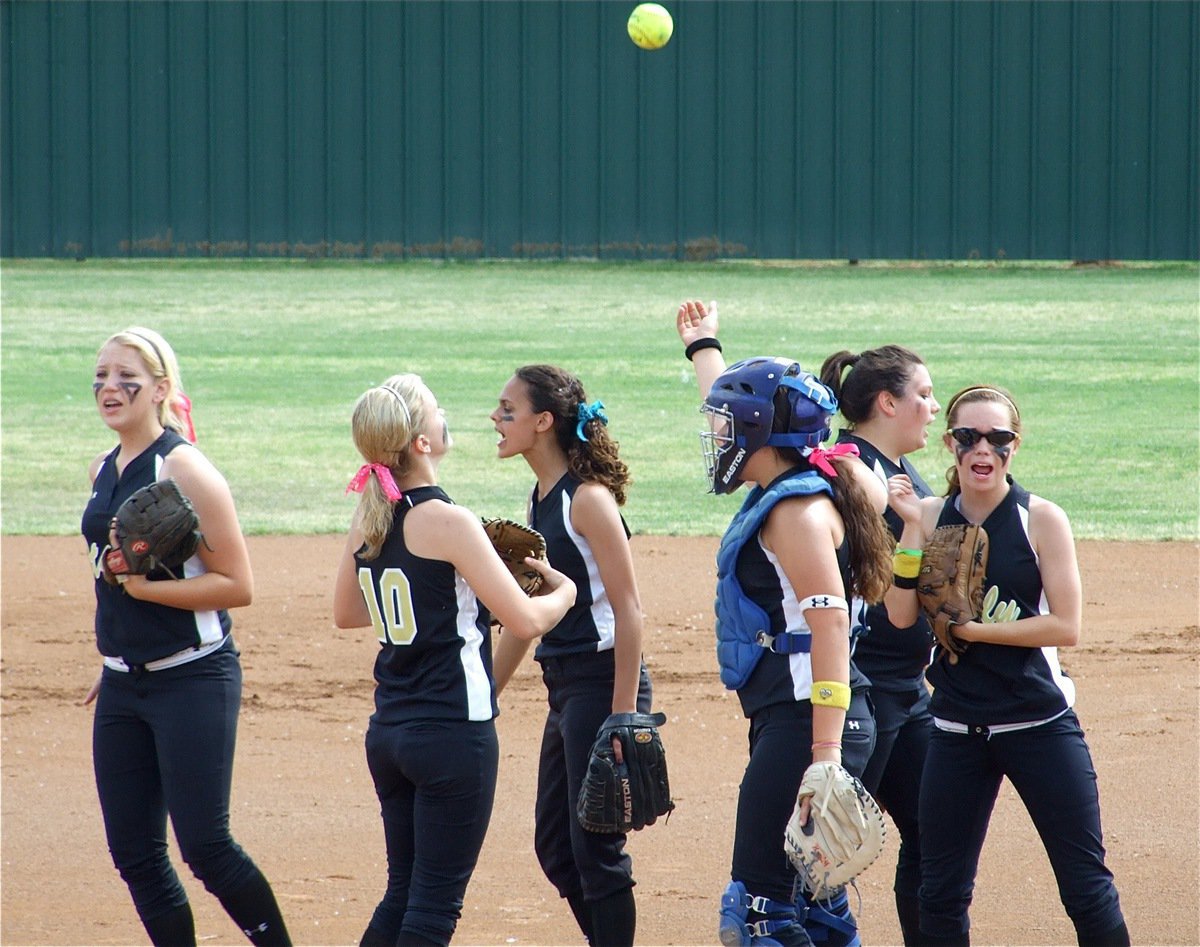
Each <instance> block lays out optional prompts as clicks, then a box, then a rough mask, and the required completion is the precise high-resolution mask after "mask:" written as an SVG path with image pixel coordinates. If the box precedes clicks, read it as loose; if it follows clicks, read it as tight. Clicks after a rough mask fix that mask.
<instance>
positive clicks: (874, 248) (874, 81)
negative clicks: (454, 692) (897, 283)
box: [866, 3, 883, 259]
mask: <svg viewBox="0 0 1200 947" xmlns="http://www.w3.org/2000/svg"><path fill="white" fill-rule="evenodd" d="M882 62H883V56H882V55H881V53H880V51H879V4H878V3H873V4H871V73H872V74H871V201H870V210H869V211H868V214H869V219H870V221H871V224H870V227H871V232H870V233H869V234H868V235H867V243H866V249H867V252H868V253H869V254H870V257H871V258H872V259H877V258H878V257H879V256H880V245H879V195H880V194H881V193H883V187H882V180H883V169H882V168H881V167H880V166H879V161H878V157H879V153H880V150H881V149H880V147H879V138H880V136H881V135H882V134H883V130H882V129H881V128H880V126H881V125H882V122H880V121H879V82H880V73H881V72H882V68H881V66H882Z"/></svg>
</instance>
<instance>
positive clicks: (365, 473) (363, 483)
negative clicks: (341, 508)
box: [346, 464, 404, 501]
mask: <svg viewBox="0 0 1200 947" xmlns="http://www.w3.org/2000/svg"><path fill="white" fill-rule="evenodd" d="M372 473H374V474H375V476H376V477H378V478H379V486H381V487H382V488H383V495H384V496H385V497H387V498H388V499H389V500H392V501H395V500H399V499H400V498H401V497H402V496H404V494H403V493H401V492H400V488H399V487H398V486H396V478H395V477H393V476H392V472H391V471H390V470H388V468H387V467H386V466H384V465H383V464H363V465H362V466H361V467H359V468H358V473H356V474H355V475H354V477H353V479H352V480H351V481H350V482H349V483H348V484H347V485H346V492H347V493H349V492H350V491H351V490H353V491H354V492H355V493H362V492H363V490H365V489H366V488H367V481H368V480H370V479H371V474H372Z"/></svg>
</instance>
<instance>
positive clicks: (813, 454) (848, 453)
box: [804, 444, 858, 477]
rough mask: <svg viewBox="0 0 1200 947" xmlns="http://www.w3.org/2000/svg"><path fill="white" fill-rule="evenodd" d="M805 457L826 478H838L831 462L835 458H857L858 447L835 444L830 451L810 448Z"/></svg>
mask: <svg viewBox="0 0 1200 947" xmlns="http://www.w3.org/2000/svg"><path fill="white" fill-rule="evenodd" d="M804 456H805V457H807V458H808V462H809V463H810V464H812V465H813V466H814V467H816V468H817V470H819V471H821V473H823V474H824V475H825V476H826V477H836V476H837V471H836V470H834V469H833V464H832V463H830V460H831V459H832V458H834V457H857V456H858V445H857V444H834V445H833V447H831V448H829V449H828V450H826V449H825V448H824V447H810V448H809V449H808V450H807V451H805V452H804Z"/></svg>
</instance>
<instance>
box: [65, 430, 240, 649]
mask: <svg viewBox="0 0 1200 947" xmlns="http://www.w3.org/2000/svg"><path fill="white" fill-rule="evenodd" d="M186 443H188V442H187V440H186V439H185V438H183V437H182V436H181V435H179V434H177V433H175V432H174V431H171V430H166V431H163V433H162V434H161V435H160V436H159V438H158V440H156V441H155V442H154V443H153V444H151V445H150V446H149V447H147V448H146V449H145V450H144V451H142V453H140V454H138V456H137V457H135V458H134V459H133V460H131V461H130V462H129V464H128V465H127V466H126V467H125V470H124V472H123V473H121V474H119V475H118V473H117V454H118V452H119V451H120V448H119V447H115V448H113V450H112V451H111V452H110V453H109V454H108V456H107V457H105V458H104V462H103V464H102V465H101V467H100V472H99V473H98V474H97V475H96V480H95V482H94V483H93V484H92V495H91V498H90V499H89V500H88V503H87V506H86V507H85V508H84V511H83V522H82V530H83V537H84V539H86V540H87V542H88V555H89V557H90V558H91V561H92V573H93V575H94V577H95V585H96V646H97V648H98V649H99V651H100V653H101V654H103V655H104V656H105V657H107V658H110V659H120V661H123V662H124V664H125V666H126V667H136V666H141V665H145V664H148V663H149V662H152V661H158V660H160V659H163V658H166V657H169V656H172V655H177V654H179V653H180V652H183V651H186V650H187V649H200V648H203V647H205V646H216V645H217V644H219V643H220V642H221V641H223V640H224V638H225V636H226V635H228V634H229V630H230V628H232V627H233V622H232V620H231V619H230V617H229V614H228V612H226V611H225V610H224V609H220V610H214V611H192V610H190V609H185V608H172V607H171V606H169V605H159V604H157V603H155V602H144V601H142V600H140V599H136V598H134V597H133V596H132V595H127V594H126V593H125V590H124V589H123V588H122V587H121V586H119V585H110V584H109V583H108V582H106V581H105V580H104V578H103V574H102V570H101V557H102V555H103V553H104V551H105V550H106V549H107V548H108V547H109V537H108V531H109V525H110V523H111V522H112V518H113V516H114V515H116V512H117V508H118V507H120V505H121V504H122V503H124V502H125V500H127V499H128V498H129V496H130V495H131V494H133V493H135V492H136V491H138V490H140V489H141V488H142V487H146V486H149V485H150V484H151V483H154V481H156V480H157V479H158V476H159V472H160V471H161V470H162V465H163V462H164V461H165V460H166V458H167V455H168V454H170V453H171V451H173V450H174V449H175V448H176V447H178V446H179V445H180V444H186ZM203 572H204V565H203V564H202V563H201V562H200V558H199V557H198V556H192V558H191V559H189V560H188V561H187V562H185V563H184V564H183V576H184V577H185V578H186V577H189V576H195V575H200V574H202V573H203ZM147 578H149V579H151V580H152V581H157V580H160V579H167V580H170V579H171V576H170V575H168V574H167V573H166V572H165V571H163V570H156V571H155V572H153V573H151V574H150V575H149V576H147Z"/></svg>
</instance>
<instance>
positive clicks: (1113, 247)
mask: <svg viewBox="0 0 1200 947" xmlns="http://www.w3.org/2000/svg"><path fill="white" fill-rule="evenodd" d="M1118 11H1119V7H1118V6H1117V5H1114V4H1113V3H1111V2H1110V3H1109V16H1108V213H1107V214H1106V215H1105V229H1106V230H1107V231H1108V233H1107V234H1106V235H1105V237H1106V239H1105V243H1104V247H1105V253H1104V258H1105V259H1106V260H1111V259H1114V258H1115V257H1117V256H1118V255H1119V251H1118V249H1117V243H1116V241H1117V239H1118V238H1117V225H1116V223H1117V222H1116V219H1115V215H1116V207H1117V205H1118V203H1119V201H1117V200H1116V199H1115V197H1116V190H1115V189H1116V187H1117V146H1116V138H1117V129H1118V128H1119V127H1120V126H1119V125H1118V124H1117V120H1118V118H1119V116H1118V114H1117V72H1118V48H1117V22H1118V19H1119V18H1120V16H1121V14H1120V12H1118Z"/></svg>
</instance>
